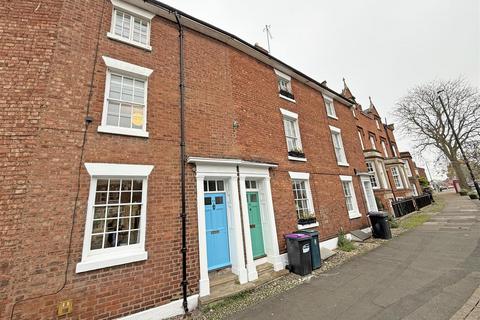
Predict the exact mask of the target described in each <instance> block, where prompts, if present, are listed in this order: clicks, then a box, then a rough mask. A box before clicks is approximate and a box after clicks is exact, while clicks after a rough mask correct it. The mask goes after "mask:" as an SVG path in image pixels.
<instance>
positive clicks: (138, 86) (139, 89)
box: [133, 80, 145, 104]
mask: <svg viewBox="0 0 480 320" xmlns="http://www.w3.org/2000/svg"><path fill="white" fill-rule="evenodd" d="M144 87H145V82H144V81H140V80H135V87H134V97H133V101H134V102H136V103H141V104H143V103H144V101H145V100H144V99H145V89H144Z"/></svg>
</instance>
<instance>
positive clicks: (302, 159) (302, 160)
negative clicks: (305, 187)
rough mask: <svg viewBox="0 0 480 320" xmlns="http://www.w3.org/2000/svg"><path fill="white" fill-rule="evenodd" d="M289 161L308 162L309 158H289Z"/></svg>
mask: <svg viewBox="0 0 480 320" xmlns="http://www.w3.org/2000/svg"><path fill="white" fill-rule="evenodd" d="M288 160H293V161H301V162H307V158H298V157H292V156H288Z"/></svg>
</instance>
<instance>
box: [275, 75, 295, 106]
mask: <svg viewBox="0 0 480 320" xmlns="http://www.w3.org/2000/svg"><path fill="white" fill-rule="evenodd" d="M275 74H276V76H277V85H278V94H279V96H280V97H281V98H284V99H286V100H288V101H290V102H295V97H294V95H293V92H292V78H291V77H290V76H289V75H287V74H285V73H283V72H281V71H278V70H275Z"/></svg>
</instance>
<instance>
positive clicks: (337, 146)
mask: <svg viewBox="0 0 480 320" xmlns="http://www.w3.org/2000/svg"><path fill="white" fill-rule="evenodd" d="M330 132H331V134H332V141H333V148H334V150H335V156H336V158H337V163H338V165H341V166H348V162H347V157H346V155H345V148H344V147H343V141H342V133H341V130H340V129H339V128H335V127H332V126H330Z"/></svg>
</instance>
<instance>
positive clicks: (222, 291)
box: [200, 263, 288, 307]
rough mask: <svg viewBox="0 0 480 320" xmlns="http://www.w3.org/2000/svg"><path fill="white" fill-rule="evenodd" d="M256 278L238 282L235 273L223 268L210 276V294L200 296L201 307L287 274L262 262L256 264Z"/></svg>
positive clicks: (285, 271)
mask: <svg viewBox="0 0 480 320" xmlns="http://www.w3.org/2000/svg"><path fill="white" fill-rule="evenodd" d="M257 273H258V279H257V280H255V281H251V282H247V283H245V284H240V283H239V282H238V277H237V275H235V274H233V273H231V270H230V269H228V271H227V269H224V270H221V271H219V272H218V273H216V274H213V275H211V274H210V275H209V277H210V295H208V296H205V297H201V298H200V305H201V307H205V306H206V305H209V304H212V303H215V304H216V303H219V302H220V301H222V300H225V299H227V298H229V297H232V296H235V295H237V294H240V293H241V292H245V291H249V290H253V289H254V288H255V287H258V286H260V285H263V284H265V283H268V282H270V281H272V280H274V279H276V278H278V277H281V276H283V275H286V274H288V271H287V270H280V271H277V272H275V271H273V266H272V265H271V264H270V263H264V264H261V265H259V266H257Z"/></svg>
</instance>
